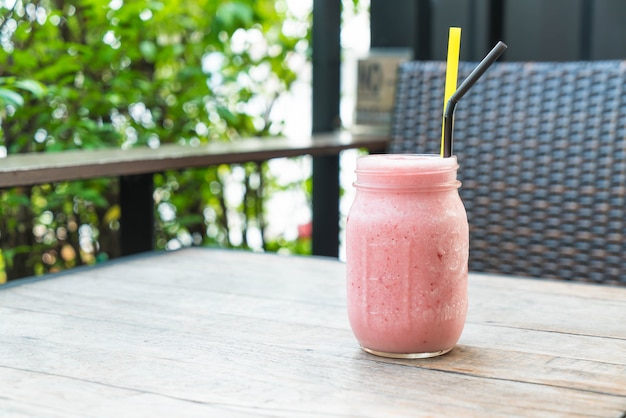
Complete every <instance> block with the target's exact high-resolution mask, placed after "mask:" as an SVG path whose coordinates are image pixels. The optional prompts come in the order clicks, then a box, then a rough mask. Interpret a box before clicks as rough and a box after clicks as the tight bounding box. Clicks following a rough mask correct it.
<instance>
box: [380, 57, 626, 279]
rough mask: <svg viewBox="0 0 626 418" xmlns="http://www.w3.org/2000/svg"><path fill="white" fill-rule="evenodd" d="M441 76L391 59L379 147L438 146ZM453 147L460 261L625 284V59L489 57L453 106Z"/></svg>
mask: <svg viewBox="0 0 626 418" xmlns="http://www.w3.org/2000/svg"><path fill="white" fill-rule="evenodd" d="M474 67H475V63H467V62H464V63H461V65H460V68H459V80H462V79H463V78H465V77H466V76H467V74H469V72H470V71H471V70H472V69H473V68H474ZM444 74H445V63H441V62H409V63H405V64H403V65H401V67H400V68H399V71H398V82H397V90H396V104H395V111H394V117H393V122H392V129H391V131H392V138H391V144H390V147H389V152H393V153H404V152H411V153H438V152H439V141H440V138H441V118H442V116H441V115H442V107H443V85H444ZM453 153H454V154H456V155H457V156H458V158H459V163H460V165H461V167H460V169H459V178H460V180H461V181H462V183H463V185H462V187H461V197H462V199H463V201H464V203H465V206H466V208H467V212H468V217H469V222H470V270H472V271H480V272H494V273H502V274H511V275H523V276H534V277H549V278H559V279H569V280H583V281H592V282H598V283H612V284H622V285H626V61H597V62H562V63H556V62H554V63H506V62H500V63H496V64H495V65H494V66H493V67H492V68H490V69H489V70H488V71H487V72H486V73H485V75H484V76H483V77H482V78H481V79H480V80H479V81H478V83H477V84H476V85H475V86H474V87H472V89H471V90H470V91H469V93H468V94H467V95H466V96H465V97H464V98H463V99H462V100H461V101H460V102H459V104H458V106H457V107H456V112H455V119H454V149H453Z"/></svg>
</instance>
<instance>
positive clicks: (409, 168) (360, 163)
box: [355, 154, 459, 176]
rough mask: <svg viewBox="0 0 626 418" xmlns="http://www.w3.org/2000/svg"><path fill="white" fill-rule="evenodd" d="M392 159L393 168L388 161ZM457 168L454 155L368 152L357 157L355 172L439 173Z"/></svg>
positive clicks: (399, 174) (397, 174)
mask: <svg viewBox="0 0 626 418" xmlns="http://www.w3.org/2000/svg"><path fill="white" fill-rule="evenodd" d="M390 161H393V164H394V166H393V168H392V167H390V166H389V162H390ZM458 168H459V164H458V162H457V158H456V156H455V155H453V156H451V157H449V158H444V157H441V156H440V155H439V154H369V155H362V156H360V157H358V158H357V164H356V170H355V172H356V173H357V174H359V173H363V174H370V173H380V174H385V173H393V174H394V175H396V176H403V175H415V174H416V172H419V173H420V174H429V173H441V172H445V171H456V170H457V169H458Z"/></svg>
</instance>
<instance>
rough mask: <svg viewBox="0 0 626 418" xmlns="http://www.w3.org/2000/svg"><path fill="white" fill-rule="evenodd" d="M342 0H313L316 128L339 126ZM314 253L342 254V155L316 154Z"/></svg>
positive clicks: (316, 131) (323, 129)
mask: <svg viewBox="0 0 626 418" xmlns="http://www.w3.org/2000/svg"><path fill="white" fill-rule="evenodd" d="M340 30H341V0H314V2H313V115H312V117H313V132H314V133H318V132H329V131H333V130H335V129H336V128H337V127H338V122H339V100H340V68H341V45H340ZM312 199H313V249H312V251H313V254H315V255H325V256H331V257H337V256H338V255H339V157H338V156H330V157H315V158H313V196H312Z"/></svg>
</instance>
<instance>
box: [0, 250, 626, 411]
mask: <svg viewBox="0 0 626 418" xmlns="http://www.w3.org/2000/svg"><path fill="white" fill-rule="evenodd" d="M344 272H345V265H344V264H343V263H341V262H339V261H336V260H331V259H326V258H316V257H283V256H278V255H268V254H253V253H244V252H237V251H225V250H208V249H185V250H181V251H177V252H172V253H151V254H149V255H143V256H137V257H131V258H127V259H120V260H117V261H114V262H110V263H108V264H106V265H104V266H100V267H96V268H78V269H76V270H73V271H70V272H66V273H62V274H59V275H53V276H51V277H50V278H47V279H43V280H39V279H34V280H25V281H24V282H22V284H19V283H18V284H11V285H9V286H5V288H0V315H2V322H0V385H1V387H2V391H1V392H0V416H3V415H9V416H16V417H21V416H41V417H61V416H63V417H83V416H91V417H109V416H119V417H126V416H128V417H136V416H220V417H226V416H233V417H243V416H278V417H320V416H350V417H354V416H357V417H382V416H385V417H391V416H398V417H404V416H406V417H414V416H464V417H465V416H477V417H489V416H494V417H496V416H540V417H551V416H554V417H561V416H568V417H571V416H573V417H576V416H580V417H619V416H620V415H621V414H623V413H624V411H626V327H624V323H626V321H625V320H626V288H621V287H611V286H603V287H601V286H597V285H590V284H580V283H565V282H556V281H544V280H533V279H518V278H508V277H506V278H505V277H498V276H490V275H471V276H470V312H469V317H468V323H467V325H466V328H465V330H464V332H463V336H462V337H461V341H460V342H459V345H458V346H457V347H456V348H455V349H454V350H452V352H450V353H449V354H447V355H445V356H442V357H438V358H433V359H427V360H394V359H383V358H379V357H375V356H372V355H369V354H366V353H364V352H362V351H361V350H360V349H359V347H358V344H357V343H356V340H355V339H354V337H353V336H352V333H351V331H350V328H349V324H348V321H347V315H346V308H345V281H344Z"/></svg>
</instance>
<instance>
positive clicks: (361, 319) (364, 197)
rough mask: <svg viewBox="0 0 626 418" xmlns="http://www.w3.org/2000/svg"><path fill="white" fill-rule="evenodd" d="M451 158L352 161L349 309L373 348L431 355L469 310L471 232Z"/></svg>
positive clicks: (444, 348)
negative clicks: (353, 197)
mask: <svg viewBox="0 0 626 418" xmlns="http://www.w3.org/2000/svg"><path fill="white" fill-rule="evenodd" d="M457 168H458V165H457V161H456V157H454V156H453V157H450V158H441V157H439V156H434V155H390V154H381V155H369V156H364V157H360V158H359V159H358V161H357V169H356V174H357V181H356V183H355V184H354V186H355V188H356V191H357V192H356V197H355V200H354V203H353V205H352V208H351V209H350V212H349V214H348V221H347V226H346V258H347V259H346V262H347V263H346V264H347V286H348V289H347V290H348V300H347V302H348V316H349V319H350V324H351V326H352V330H353V332H354V335H355V336H356V338H357V340H358V341H359V343H360V345H361V347H362V348H363V349H364V350H365V351H367V352H370V353H372V354H377V355H382V356H387V357H399V358H420V357H432V356H436V355H440V354H443V353H446V352H448V351H450V350H451V349H452V348H453V347H454V345H455V344H456V343H457V341H458V339H459V337H460V335H461V332H462V330H463V327H464V324H465V316H466V313H467V262H468V252H469V232H468V223H467V215H466V213H465V208H464V206H463V203H462V202H461V199H460V197H459V194H458V187H459V186H460V183H459V182H458V181H457V179H456V171H457Z"/></svg>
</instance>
